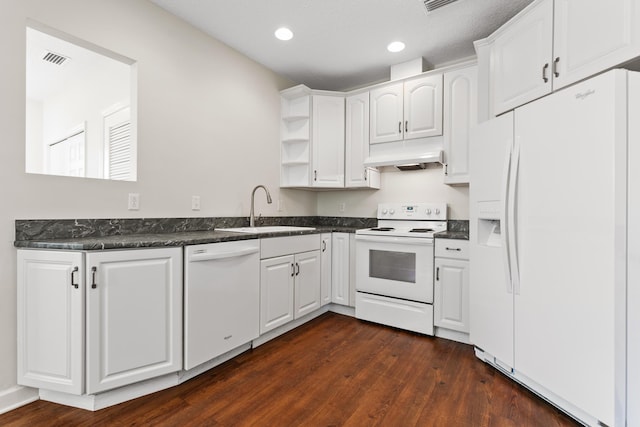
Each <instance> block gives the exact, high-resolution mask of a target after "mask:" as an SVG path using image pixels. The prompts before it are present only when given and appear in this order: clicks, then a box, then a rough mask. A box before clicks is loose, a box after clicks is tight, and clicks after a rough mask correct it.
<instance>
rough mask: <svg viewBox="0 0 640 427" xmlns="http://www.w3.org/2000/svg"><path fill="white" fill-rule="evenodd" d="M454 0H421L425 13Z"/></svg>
mask: <svg viewBox="0 0 640 427" xmlns="http://www.w3.org/2000/svg"><path fill="white" fill-rule="evenodd" d="M455 1H456V0H423V2H424V7H425V9H426V10H427V13H431V12H433V11H434V10H436V9H440V8H441V7H444V6H446V5H448V4H451V3H453V2H455Z"/></svg>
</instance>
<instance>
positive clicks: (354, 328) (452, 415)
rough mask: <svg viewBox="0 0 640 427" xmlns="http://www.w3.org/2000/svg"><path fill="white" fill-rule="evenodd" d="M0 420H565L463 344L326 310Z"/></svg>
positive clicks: (558, 422) (279, 422) (568, 422)
mask: <svg viewBox="0 0 640 427" xmlns="http://www.w3.org/2000/svg"><path fill="white" fill-rule="evenodd" d="M0 425H2V426H27V425H28V426H40V425H46V426H131V425H160V426H186V425H198V426H200V425H207V426H272V425H278V426H432V425H433V426H465V427H466V426H486V427H493V426H518V427H520V426H545V427H547V426H575V425H578V424H577V423H575V422H574V421H573V420H572V419H571V418H569V417H567V416H566V415H564V414H563V413H561V412H560V411H558V410H556V409H555V408H554V407H552V406H551V405H549V404H548V403H546V402H545V401H543V400H542V399H540V398H538V397H536V396H535V395H533V394H532V393H530V392H529V391H527V390H526V389H524V388H523V387H521V386H519V385H518V384H516V383H514V382H513V381H511V380H509V379H508V378H506V377H505V376H504V375H502V374H501V373H499V372H498V371H496V370H495V369H493V368H491V367H490V366H488V365H486V364H485V363H483V362H481V361H480V360H478V359H477V358H476V357H475V356H474V354H473V347H471V346H468V345H464V344H460V343H456V342H453V341H447V340H444V339H440V338H434V337H428V336H424V335H419V334H414V333H411V332H406V331H401V330H398V329H393V328H388V327H385V326H381V325H376V324H373V323H368V322H364V321H360V320H357V319H353V318H351V317H347V316H342V315H339V314H335V313H326V314H324V315H322V316H321V317H319V318H316V319H314V320H312V321H311V322H309V323H307V324H305V325H303V326H301V327H299V328H297V329H295V330H294V331H291V332H289V333H287V334H285V335H283V336H281V337H278V338H276V339H275V340H272V341H270V342H268V343H266V344H263V345H262V346H260V347H258V348H256V349H253V350H250V351H247V352H245V353H243V354H241V355H240V356H238V357H236V358H235V359H233V360H230V361H228V362H227V363H225V364H223V365H220V366H218V367H216V368H214V369H211V370H210V371H207V372H205V373H203V374H201V375H199V376H198V377H196V378H194V379H192V380H190V381H187V382H186V383H184V384H181V385H180V386H177V387H173V388H171V389H168V390H164V391H161V392H158V393H154V394H152V395H149V396H145V397H141V398H139V399H135V400H133V401H130V402H126V403H122V404H120V405H117V406H113V407H111V408H106V409H103V410H101V411H97V412H89V411H84V410H81V409H76V408H69V407H65V406H62V405H57V404H54V403H50V402H44V401H37V402H34V403H31V404H29V405H27V406H24V407H22V408H18V409H16V410H14V411H11V412H8V413H6V414H3V415H0Z"/></svg>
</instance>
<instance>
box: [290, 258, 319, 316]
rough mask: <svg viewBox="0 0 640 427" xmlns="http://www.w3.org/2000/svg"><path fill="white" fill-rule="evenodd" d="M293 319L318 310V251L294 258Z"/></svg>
mask: <svg viewBox="0 0 640 427" xmlns="http://www.w3.org/2000/svg"><path fill="white" fill-rule="evenodd" d="M295 266H296V275H295V290H294V295H295V297H294V301H295V310H294V316H293V317H294V319H298V318H300V317H302V316H304V315H305V314H308V313H311V312H312V311H314V310H316V309H318V308H320V251H311V252H305V253H302V254H296V256H295Z"/></svg>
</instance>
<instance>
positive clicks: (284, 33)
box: [274, 27, 293, 41]
mask: <svg viewBox="0 0 640 427" xmlns="http://www.w3.org/2000/svg"><path fill="white" fill-rule="evenodd" d="M274 34H275V35H276V38H277V39H278V40H285V41H286V40H291V39H292V38H293V33H292V32H291V30H290V29H288V28H287V27H280V28H278V29H277V30H276V32H275V33H274Z"/></svg>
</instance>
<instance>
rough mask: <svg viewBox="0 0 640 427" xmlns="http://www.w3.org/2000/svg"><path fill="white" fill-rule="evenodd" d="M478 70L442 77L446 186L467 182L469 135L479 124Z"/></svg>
mask: <svg viewBox="0 0 640 427" xmlns="http://www.w3.org/2000/svg"><path fill="white" fill-rule="evenodd" d="M477 80H478V68H477V67H476V66H475V65H474V66H473V67H468V68H464V69H461V70H455V71H452V72H450V73H447V74H445V75H444V93H445V96H444V156H445V167H444V170H445V175H444V182H445V184H462V183H468V182H469V135H470V130H471V127H472V126H474V125H475V124H476V123H477V122H478V112H477V111H478V101H477V98H476V94H477V90H478V85H477Z"/></svg>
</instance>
